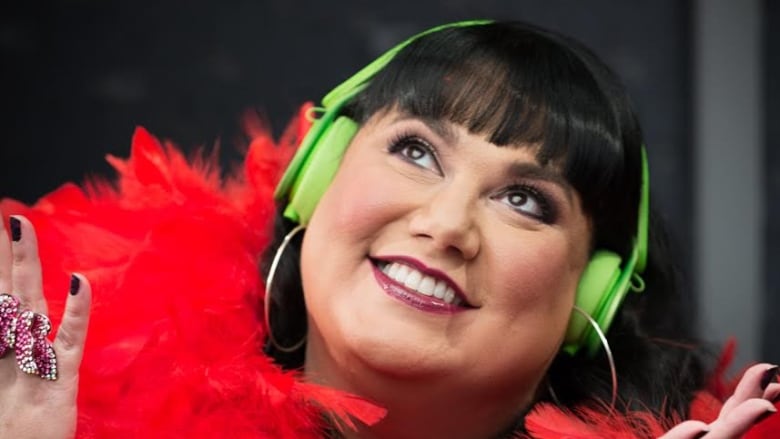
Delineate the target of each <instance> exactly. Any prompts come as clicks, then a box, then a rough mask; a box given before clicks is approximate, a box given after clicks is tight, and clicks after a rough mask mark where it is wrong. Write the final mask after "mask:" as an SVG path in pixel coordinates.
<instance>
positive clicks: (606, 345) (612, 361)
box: [547, 305, 618, 409]
mask: <svg viewBox="0 0 780 439" xmlns="http://www.w3.org/2000/svg"><path fill="white" fill-rule="evenodd" d="M573 310H574V311H577V312H578V313H580V315H582V316H583V317H585V320H587V321H588V323H590V325H591V326H592V327H593V330H594V331H596V334H597V335H598V336H599V340H601V344H602V345H603V346H604V352H606V354H607V361H608V362H609V372H610V374H611V375H612V401H611V402H610V405H609V407H610V408H613V409H614V408H615V403H616V402H617V384H618V383H617V369H616V368H615V358H614V357H613V356H612V349H610V347H609V342H608V341H607V336H606V335H604V331H602V330H601V328H600V327H599V324H598V323H597V322H596V320H594V319H593V317H591V316H590V314H588V313H587V312H585V310H583V309H582V308H580V307H579V306H576V305H575V306H574V308H573ZM547 390H548V391H549V392H550V397H551V398H552V399H553V401H555V403H556V404H558V405H559V406H560V405H562V404H561V402H560V401H559V400H558V396H557V395H556V394H555V390H553V388H552V386H551V385H550V382H549V381H548V382H547Z"/></svg>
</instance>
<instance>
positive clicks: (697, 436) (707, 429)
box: [692, 428, 710, 439]
mask: <svg viewBox="0 0 780 439" xmlns="http://www.w3.org/2000/svg"><path fill="white" fill-rule="evenodd" d="M709 432H710V429H709V428H705V429H704V430H702V431H700V432H699V433H697V434H696V436H693V438H692V439H700V438H703V437H704V435H706V434H707V433H709Z"/></svg>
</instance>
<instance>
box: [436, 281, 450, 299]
mask: <svg viewBox="0 0 780 439" xmlns="http://www.w3.org/2000/svg"><path fill="white" fill-rule="evenodd" d="M446 290H447V284H445V283H444V282H436V288H434V289H433V295H434V296H436V297H438V298H439V299H443V298H444V292H445V291H446Z"/></svg>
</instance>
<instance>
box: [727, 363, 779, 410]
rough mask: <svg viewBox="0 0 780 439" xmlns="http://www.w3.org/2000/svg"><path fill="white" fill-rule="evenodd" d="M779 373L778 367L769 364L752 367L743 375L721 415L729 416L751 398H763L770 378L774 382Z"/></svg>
mask: <svg viewBox="0 0 780 439" xmlns="http://www.w3.org/2000/svg"><path fill="white" fill-rule="evenodd" d="M776 373H777V366H775V365H772V364H767V363H760V364H756V365H755V366H751V367H750V368H748V370H746V371H745V374H744V375H742V379H740V380H739V384H737V388H736V389H735V390H734V394H733V395H732V396H731V397H730V398H729V399H728V400H727V401H726V403H725V404H723V408H722V409H721V411H720V413H721V416H722V415H724V414H728V413H729V412H730V411H731V410H732V409H734V408H735V407H737V406H739V405H740V404H742V403H743V402H745V401H747V400H748V399H751V398H761V397H762V396H763V395H764V389H765V388H766V384H767V380H768V378H767V377H768V376H769V375H772V376H771V378H772V379H771V380H769V381H773V380H774V374H776Z"/></svg>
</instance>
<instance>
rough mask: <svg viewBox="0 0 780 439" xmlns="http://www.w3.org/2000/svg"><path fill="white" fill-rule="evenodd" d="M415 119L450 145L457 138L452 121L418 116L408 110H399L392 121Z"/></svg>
mask: <svg viewBox="0 0 780 439" xmlns="http://www.w3.org/2000/svg"><path fill="white" fill-rule="evenodd" d="M409 120H415V121H419V122H422V124H423V125H425V126H426V127H427V128H428V129H430V130H431V131H433V132H434V134H436V135H437V136H439V137H441V138H442V139H443V140H444V141H445V142H447V143H448V144H450V145H455V144H456V143H457V140H458V137H459V136H458V132H457V131H456V130H455V129H454V127H453V125H452V123H450V122H448V121H444V120H439V119H434V118H430V117H420V116H414V115H412V114H409V113H408V112H400V114H399V115H398V116H397V117H396V118H395V119H393V121H394V122H400V121H409Z"/></svg>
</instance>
